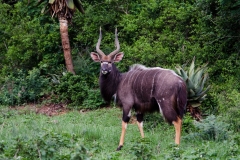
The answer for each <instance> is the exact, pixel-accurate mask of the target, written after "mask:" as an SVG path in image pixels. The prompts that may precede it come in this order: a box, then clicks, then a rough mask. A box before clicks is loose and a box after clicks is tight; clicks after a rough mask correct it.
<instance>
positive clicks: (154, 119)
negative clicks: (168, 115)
mask: <svg viewBox="0 0 240 160" xmlns="http://www.w3.org/2000/svg"><path fill="white" fill-rule="evenodd" d="M165 123H166V122H165V121H164V119H163V117H162V115H161V114H160V113H159V112H154V113H146V114H145V115H144V129H145V130H152V129H154V128H156V127H159V125H163V124H165Z"/></svg>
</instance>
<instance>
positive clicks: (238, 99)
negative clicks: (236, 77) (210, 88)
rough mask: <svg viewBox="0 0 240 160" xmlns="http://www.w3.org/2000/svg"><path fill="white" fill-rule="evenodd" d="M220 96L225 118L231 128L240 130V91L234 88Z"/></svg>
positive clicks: (222, 113) (220, 106)
mask: <svg viewBox="0 0 240 160" xmlns="http://www.w3.org/2000/svg"><path fill="white" fill-rule="evenodd" d="M218 97H219V108H220V109H219V110H220V113H221V115H222V116H223V120H224V121H226V122H227V123H229V124H230V126H231V128H232V129H233V130H235V131H237V132H239V131H240V93H239V92H238V91H237V90H236V89H233V90H232V91H228V92H224V93H222V94H221V95H219V96H218Z"/></svg>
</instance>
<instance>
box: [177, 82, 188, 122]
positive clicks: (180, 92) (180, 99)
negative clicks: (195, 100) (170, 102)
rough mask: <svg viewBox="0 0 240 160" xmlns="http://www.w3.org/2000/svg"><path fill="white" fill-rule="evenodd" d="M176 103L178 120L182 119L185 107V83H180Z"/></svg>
mask: <svg viewBox="0 0 240 160" xmlns="http://www.w3.org/2000/svg"><path fill="white" fill-rule="evenodd" d="M177 102H178V104H177V105H178V106H177V107H178V111H179V118H181V119H182V118H183V115H184V113H185V111H186V106H187V87H186V84H185V83H181V84H180V85H179V89H178V96H177Z"/></svg>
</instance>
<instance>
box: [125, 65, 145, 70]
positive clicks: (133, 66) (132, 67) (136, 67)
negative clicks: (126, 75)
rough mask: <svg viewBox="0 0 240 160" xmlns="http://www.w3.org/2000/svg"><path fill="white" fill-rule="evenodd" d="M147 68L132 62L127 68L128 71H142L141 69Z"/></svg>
mask: <svg viewBox="0 0 240 160" xmlns="http://www.w3.org/2000/svg"><path fill="white" fill-rule="evenodd" d="M147 69H148V68H147V67H146V66H144V65H141V64H133V65H132V66H130V68H129V71H133V70H139V71H142V70H147Z"/></svg>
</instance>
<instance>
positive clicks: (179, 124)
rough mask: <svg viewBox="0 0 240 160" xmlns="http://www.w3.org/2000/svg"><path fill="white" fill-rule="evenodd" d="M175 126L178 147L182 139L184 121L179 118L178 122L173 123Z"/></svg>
mask: <svg viewBox="0 0 240 160" xmlns="http://www.w3.org/2000/svg"><path fill="white" fill-rule="evenodd" d="M173 125H174V127H175V132H176V134H175V143H176V144H177V145H179V144H180V137H181V128H182V120H181V119H180V118H179V117H178V119H177V121H173Z"/></svg>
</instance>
